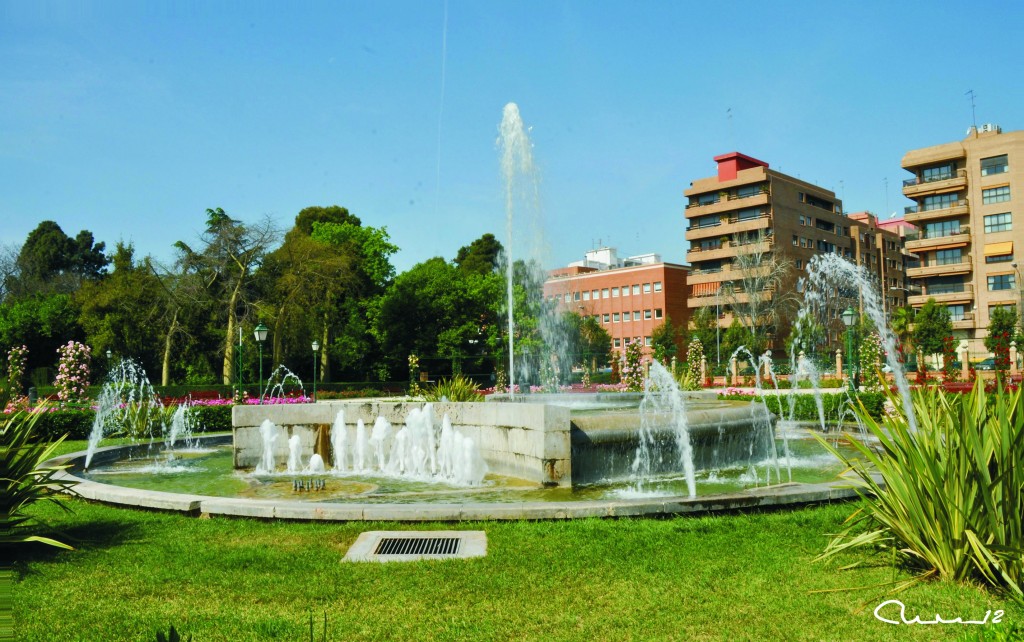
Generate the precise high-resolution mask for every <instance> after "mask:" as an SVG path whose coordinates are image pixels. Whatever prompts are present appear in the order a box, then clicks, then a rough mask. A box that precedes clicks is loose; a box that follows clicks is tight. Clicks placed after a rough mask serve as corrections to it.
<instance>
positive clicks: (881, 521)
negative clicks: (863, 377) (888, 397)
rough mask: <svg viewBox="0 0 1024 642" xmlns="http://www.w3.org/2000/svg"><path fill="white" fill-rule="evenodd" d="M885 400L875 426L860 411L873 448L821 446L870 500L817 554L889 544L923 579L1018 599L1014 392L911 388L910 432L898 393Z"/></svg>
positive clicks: (1019, 413) (1023, 562) (1018, 448)
mask: <svg viewBox="0 0 1024 642" xmlns="http://www.w3.org/2000/svg"><path fill="white" fill-rule="evenodd" d="M892 401H893V403H894V405H895V407H896V408H897V411H896V412H895V413H894V414H892V415H890V416H889V417H887V418H886V419H885V420H884V421H883V422H881V423H879V422H877V421H875V419H874V418H873V417H871V416H870V415H869V414H868V412H867V411H866V410H865V409H864V408H859V409H858V415H859V416H860V418H861V419H862V420H863V421H864V424H865V426H866V427H867V430H868V433H869V434H870V435H871V436H872V437H874V438H876V439H878V441H879V444H880V446H881V448H880V449H876V448H874V447H872V446H871V445H868V444H866V443H862V442H861V441H859V440H856V439H855V440H853V445H854V447H855V448H856V449H857V451H858V455H857V456H856V457H854V456H844V455H842V454H840V453H839V452H836V451H835V449H834V448H832V447H831V446H830V445H829V444H828V443H826V442H824V441H823V442H822V443H823V444H824V445H825V446H826V447H827V448H829V450H831V451H832V452H833V453H834V454H835V455H836V456H837V457H839V458H840V459H842V460H843V461H844V462H845V463H846V464H847V465H848V466H849V467H850V468H851V469H852V470H853V472H854V473H855V474H856V478H855V480H854V481H853V485H854V487H855V488H856V489H857V490H858V492H859V493H860V494H861V495H862V496H863V497H866V498H868V497H870V498H873V499H871V500H870V501H869V503H868V504H867V507H866V508H865V509H863V513H862V514H859V513H861V511H858V513H857V514H855V516H856V517H859V519H857V521H856V522H855V523H854V524H853V525H852V526H850V527H849V528H848V529H846V530H845V531H843V532H842V533H840V534H839V535H837V536H836V537H835V538H834V539H833V540H832V541H831V542H830V543H829V545H828V547H827V548H826V549H825V551H824V552H823V553H822V555H821V558H829V557H832V556H834V555H836V554H838V553H840V552H843V551H847V550H850V549H852V548H858V547H864V546H868V547H874V546H880V547H884V548H890V549H891V550H893V555H894V556H898V557H899V558H900V559H901V560H902V561H903V562H904V563H906V564H907V565H909V566H911V567H914V568H919V569H923V570H924V572H925V573H924V574H925V575H937V576H939V577H942V578H944V579H948V580H953V581H960V582H963V581H974V580H978V581H983V582H985V583H987V584H990V585H992V586H994V587H997V588H1000V589H1004V590H1006V591H1007V592H1008V593H1009V594H1010V595H1012V596H1013V597H1014V599H1016V600H1018V601H1019V602H1022V603H1024V590H1022V586H1024V526H1022V521H1021V515H1024V396H1022V394H1021V391H1020V390H1018V391H1016V392H1014V393H1006V392H1003V391H1002V390H1001V389H999V390H997V392H996V393H995V394H991V395H990V394H987V393H986V392H985V388H984V385H982V384H981V383H976V384H975V387H974V390H973V391H972V392H970V393H969V394H965V395H960V394H950V393H945V392H943V391H941V390H940V389H938V388H925V389H923V390H918V391H916V392H915V394H914V397H913V405H914V412H915V415H916V417H917V421H918V426H917V429H916V430H914V429H912V428H911V427H910V425H909V422H908V420H907V414H906V411H905V410H904V409H903V408H902V405H901V404H900V403H899V400H898V399H897V398H896V397H895V395H893V398H892ZM879 477H881V481H880V480H879V479H878V478H879ZM858 514H859V515H858Z"/></svg>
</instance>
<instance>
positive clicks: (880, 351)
mask: <svg viewBox="0 0 1024 642" xmlns="http://www.w3.org/2000/svg"><path fill="white" fill-rule="evenodd" d="M884 357H885V349H884V348H883V347H882V337H881V336H879V334H878V333H877V332H869V333H868V335H867V336H866V337H864V340H863V341H861V343H860V371H861V373H863V374H864V377H863V382H864V385H865V386H866V387H867V389H869V390H878V389H879V388H881V386H882V379H881V378H880V377H879V376H878V372H879V370H880V369H881V367H882V359H883V358H884Z"/></svg>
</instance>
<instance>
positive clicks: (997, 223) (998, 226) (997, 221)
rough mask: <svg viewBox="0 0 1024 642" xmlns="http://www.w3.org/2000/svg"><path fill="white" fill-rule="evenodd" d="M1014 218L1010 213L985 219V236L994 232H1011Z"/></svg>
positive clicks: (992, 215) (993, 215)
mask: <svg viewBox="0 0 1024 642" xmlns="http://www.w3.org/2000/svg"><path fill="white" fill-rule="evenodd" d="M1012 219H1013V217H1012V216H1010V213H1009V212H1003V213H1002V214H991V215H989V216H986V217H985V234H992V233H993V232H1009V231H1010V230H1012V229H1013V221H1012Z"/></svg>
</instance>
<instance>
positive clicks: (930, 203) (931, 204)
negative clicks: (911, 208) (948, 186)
mask: <svg viewBox="0 0 1024 642" xmlns="http://www.w3.org/2000/svg"><path fill="white" fill-rule="evenodd" d="M959 201H960V199H958V198H957V194H933V195H932V196H925V197H924V200H923V201H922V202H921V210H922V211H925V212H930V211H932V210H945V209H949V208H951V207H954V206H955V205H956V204H957V203H958V202H959Z"/></svg>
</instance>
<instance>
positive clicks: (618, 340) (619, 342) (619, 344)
mask: <svg viewBox="0 0 1024 642" xmlns="http://www.w3.org/2000/svg"><path fill="white" fill-rule="evenodd" d="M615 347H616V348H621V347H622V339H615Z"/></svg>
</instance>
